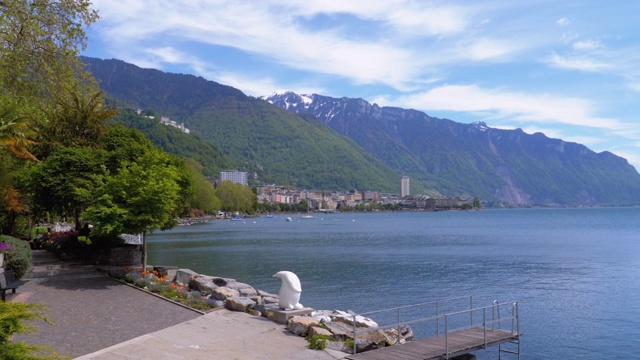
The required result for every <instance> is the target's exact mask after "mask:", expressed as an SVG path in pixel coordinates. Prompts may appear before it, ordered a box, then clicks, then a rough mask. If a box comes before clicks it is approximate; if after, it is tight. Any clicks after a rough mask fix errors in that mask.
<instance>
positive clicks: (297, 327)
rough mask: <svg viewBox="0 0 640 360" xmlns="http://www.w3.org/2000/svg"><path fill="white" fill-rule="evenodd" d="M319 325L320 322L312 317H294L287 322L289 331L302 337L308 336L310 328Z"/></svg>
mask: <svg viewBox="0 0 640 360" xmlns="http://www.w3.org/2000/svg"><path fill="white" fill-rule="evenodd" d="M319 325H320V321H319V320H318V319H316V318H314V317H312V316H294V317H292V318H291V319H289V321H287V329H289V331H291V332H292V333H294V334H296V335H300V336H305V335H307V333H308V331H309V328H310V327H312V326H319Z"/></svg>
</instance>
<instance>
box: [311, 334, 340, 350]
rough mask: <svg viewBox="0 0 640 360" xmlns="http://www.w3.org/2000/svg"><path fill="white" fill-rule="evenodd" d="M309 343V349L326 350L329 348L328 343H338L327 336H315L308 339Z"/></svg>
mask: <svg viewBox="0 0 640 360" xmlns="http://www.w3.org/2000/svg"><path fill="white" fill-rule="evenodd" d="M307 341H308V342H309V349H312V350H324V349H325V348H326V347H327V341H336V339H334V338H333V337H331V336H327V335H313V336H309V337H307Z"/></svg>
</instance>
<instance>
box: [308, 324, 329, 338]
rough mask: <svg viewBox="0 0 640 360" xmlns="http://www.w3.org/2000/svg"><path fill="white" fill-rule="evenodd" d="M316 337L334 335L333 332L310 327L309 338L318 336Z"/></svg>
mask: <svg viewBox="0 0 640 360" xmlns="http://www.w3.org/2000/svg"><path fill="white" fill-rule="evenodd" d="M316 335H321V336H333V334H332V333H331V331H329V330H327V329H325V328H322V327H319V326H310V327H309V336H316Z"/></svg>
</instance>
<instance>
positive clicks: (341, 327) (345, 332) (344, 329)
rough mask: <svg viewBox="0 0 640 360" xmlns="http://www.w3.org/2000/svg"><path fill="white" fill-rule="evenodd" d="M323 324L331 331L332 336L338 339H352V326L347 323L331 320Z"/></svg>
mask: <svg viewBox="0 0 640 360" xmlns="http://www.w3.org/2000/svg"><path fill="white" fill-rule="evenodd" d="M314 319H315V318H314ZM316 320H317V319H316ZM318 322H320V320H318ZM324 325H325V326H326V327H327V328H329V331H331V333H333V336H334V337H335V338H336V339H337V340H339V341H344V340H347V339H353V327H349V326H347V324H344V323H341V322H333V321H331V322H328V323H324Z"/></svg>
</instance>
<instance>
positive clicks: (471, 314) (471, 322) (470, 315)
mask: <svg viewBox="0 0 640 360" xmlns="http://www.w3.org/2000/svg"><path fill="white" fill-rule="evenodd" d="M469 310H471V311H470V312H469V325H470V326H473V295H469Z"/></svg>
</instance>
